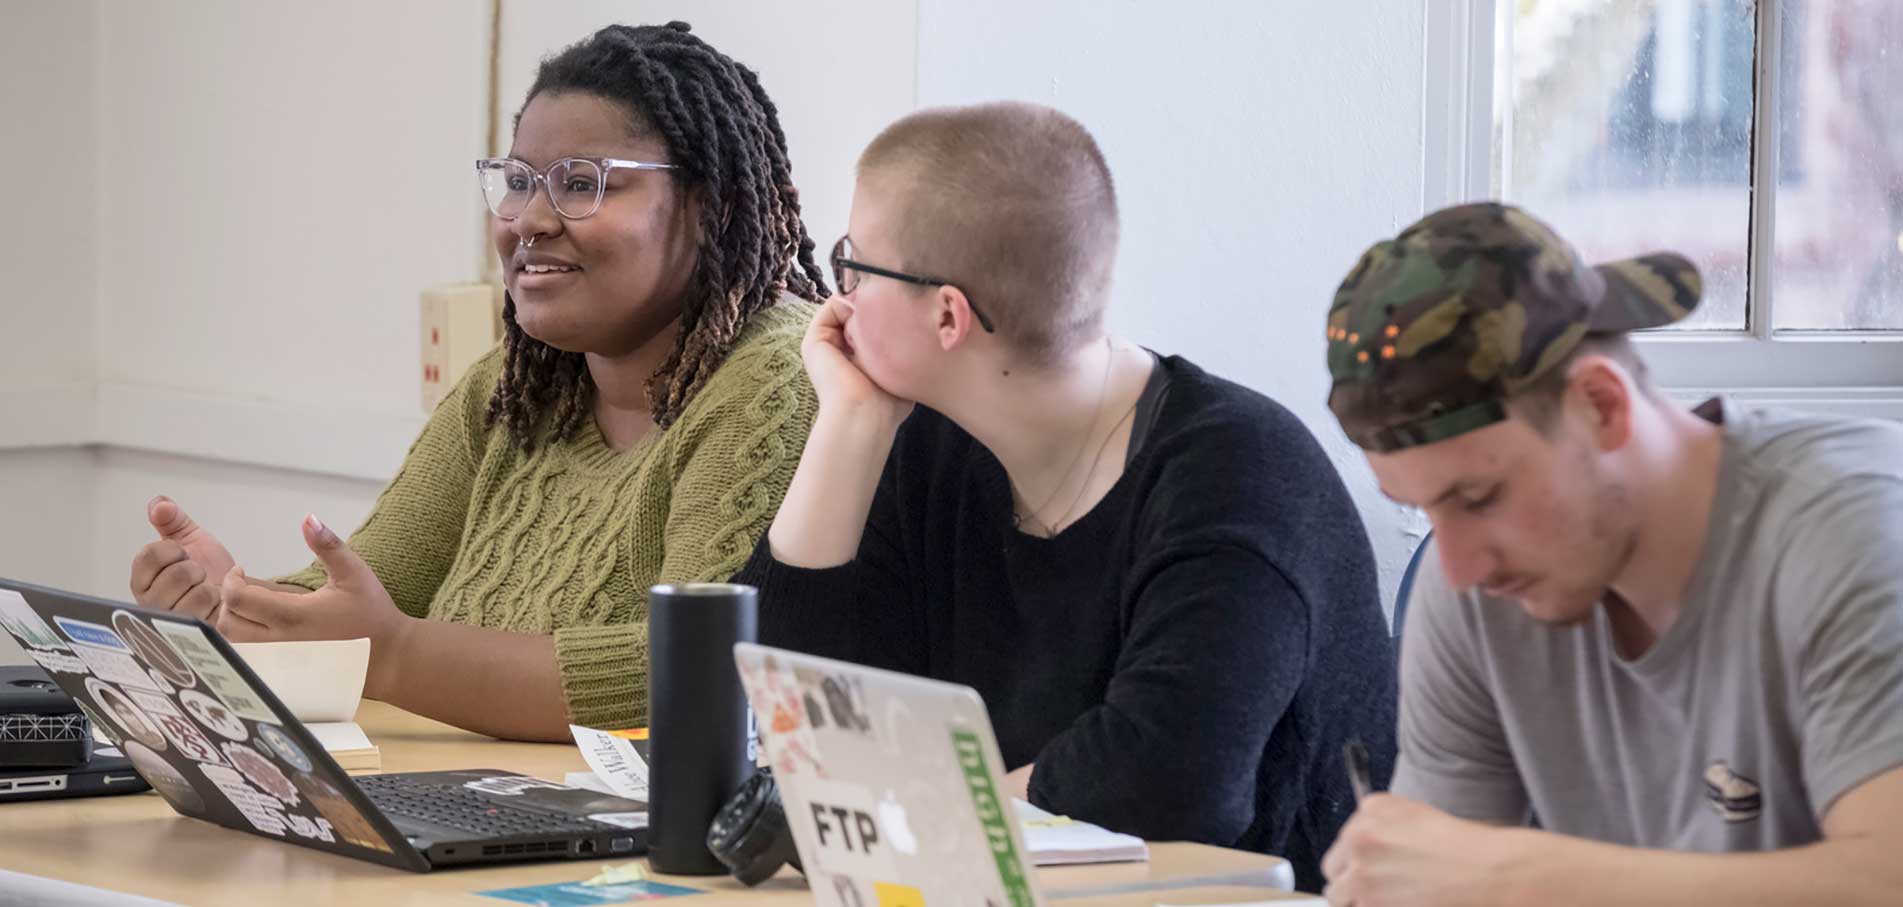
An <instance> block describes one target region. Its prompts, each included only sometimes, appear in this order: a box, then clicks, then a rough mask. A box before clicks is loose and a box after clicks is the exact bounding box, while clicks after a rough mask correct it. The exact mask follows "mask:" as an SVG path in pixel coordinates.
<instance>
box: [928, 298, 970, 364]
mask: <svg viewBox="0 0 1903 907" xmlns="http://www.w3.org/2000/svg"><path fill="white" fill-rule="evenodd" d="M932 310H933V313H934V316H935V317H936V318H937V319H938V323H937V325H936V326H935V327H936V329H937V331H938V346H939V349H942V350H944V351H946V352H951V350H952V349H953V348H955V347H957V346H958V345H959V344H960V343H963V342H965V338H967V337H969V336H971V334H972V333H973V332H974V331H976V330H977V329H978V319H977V318H975V317H973V315H972V313H971V301H970V300H968V299H966V298H965V291H964V290H961V289H959V288H957V287H955V286H952V285H951V284H943V285H941V286H939V287H938V288H937V290H935V291H934V293H933V298H932Z"/></svg>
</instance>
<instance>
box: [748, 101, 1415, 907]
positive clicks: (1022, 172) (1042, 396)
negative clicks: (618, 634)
mask: <svg viewBox="0 0 1903 907" xmlns="http://www.w3.org/2000/svg"><path fill="white" fill-rule="evenodd" d="M1117 232H1118V222H1117V200H1116V191H1115V187H1114V185H1113V183H1112V180H1111V175H1110V169H1109V167H1108V165H1107V164H1106V163H1105V161H1104V157H1103V155H1102V153H1101V152H1100V151H1099V150H1098V148H1097V144H1096V142H1095V141H1094V140H1093V139H1092V138H1091V136H1090V134H1089V133H1088V132H1087V131H1085V129H1084V128H1083V127H1082V126H1081V125H1080V124H1078V123H1077V122H1076V121H1075V120H1072V119H1071V118H1069V117H1067V116H1065V115H1063V114H1061V113H1059V112H1057V111H1055V110H1050V109H1048V108H1044V107H1038V106H1034V105H1030V104H1018V103H1000V104H985V105H979V106H975V107H957V108H945V109H937V110H927V111H923V112H920V113H916V114H913V115H911V116H908V117H906V118H904V119H902V120H900V121H898V122H897V123H894V124H893V125H892V126H890V127H889V128H887V129H886V130H885V131H884V132H883V133H881V134H880V135H879V136H878V137H877V138H876V139H875V140H874V141H873V142H872V144H871V146H870V147H868V148H867V149H866V151H865V153H864V155H863V156H862V157H861V158H860V161H859V169H858V183H857V187H856V190H855V193H854V196H853V205H852V213H851V224H850V230H849V232H848V234H847V236H846V237H844V238H842V239H840V240H839V242H838V243H837V244H836V245H835V246H834V247H833V251H832V256H831V257H832V267H833V274H834V275H835V277H836V279H837V280H838V281H839V283H838V287H839V295H836V296H833V297H832V298H831V299H830V300H828V301H827V303H826V305H825V306H824V307H823V308H822V310H821V312H820V314H819V315H818V316H817V319H816V322H815V324H814V325H813V326H812V327H811V328H810V329H809V331H808V333H807V335H806V338H805V345H804V347H803V349H802V354H803V356H804V358H805V361H806V367H807V370H808V373H809V374H810V376H811V378H812V381H813V386H814V389H815V392H816V393H817V394H818V397H819V400H820V408H819V414H818V416H817V417H816V422H815V424H814V430H813V433H812V434H811V436H810V438H809V440H808V442H807V446H806V449H805V453H804V456H803V457H802V458H801V460H800V465H799V467H798V470H797V471H796V473H795V475H794V478H793V481H792V485H791V486H790V487H789V489H788V491H787V497H786V499H785V502H784V504H783V506H782V507H781V508H780V511H779V514H778V516H777V517H776V518H775V520H774V522H773V525H772V527H771V528H770V530H769V534H768V537H767V538H766V539H764V540H763V541H762V542H761V544H760V545H759V547H758V548H757V549H756V550H755V552H754V555H753V559H752V561H751V562H750V563H749V564H748V565H747V567H746V568H745V569H744V570H743V571H741V573H740V575H739V577H738V581H740V582H749V583H753V584H756V585H758V586H759V587H760V596H761V598H760V601H761V609H760V631H759V633H760V638H761V640H762V641H763V642H767V643H770V644H775V645H780V646H784V647H787V648H792V649H797V650H802V651H806V652H811V653H815V654H819V655H824V656H830V657H835V658H842V659H846V660H850V661H855V662H860V663H863V664H869V665H874V666H877V667H883V668H888V669H894V670H899V671H905V672H908V673H912V674H918V675H925V676H929V677H934V678H939V679H944V680H950V681H954V682H957V683H962V684H967V685H970V686H972V687H974V688H976V689H977V690H978V691H979V692H980V693H981V694H983V696H984V699H985V702H986V704H987V706H988V707H989V710H990V714H991V720H992V723H993V725H994V726H995V728H996V730H997V733H998V738H999V746H1000V748H1001V751H1002V754H1003V756H1004V759H1005V761H1006V763H1007V765H1006V766H1005V768H1006V769H1008V770H1009V772H1010V774H1009V777H1008V780H1009V782H1010V786H1011V787H1012V788H1013V793H1015V794H1016V795H1018V796H1028V798H1029V799H1030V800H1031V801H1032V802H1033V803H1035V804H1037V805H1038V806H1041V807H1043V808H1045V809H1048V810H1051V811H1053V812H1057V813H1062V814H1066V815H1070V816H1073V817H1075V818H1078V819H1084V820H1088V821H1092V822H1096V823H1099V824H1101V825H1104V826H1107V827H1109V828H1112V829H1116V830H1119V831H1124V832H1129V833H1132V834H1137V835H1140V836H1142V837H1145V838H1149V839H1153V840H1190V841H1201V842H1208V843H1215V844H1221V845H1229V846H1237V847H1244V848H1250V849H1256V850H1261V851H1266V852H1270V853H1275V854H1278V855H1282V856H1285V857H1287V858H1288V859H1289V860H1290V861H1291V863H1292V864H1293V866H1294V870H1295V876H1296V880H1297V882H1298V884H1300V885H1301V886H1302V887H1306V888H1309V889H1311V890H1313V889H1315V888H1316V887H1317V886H1319V885H1320V881H1321V879H1320V875H1319V872H1318V861H1319V859H1320V856H1321V854H1322V852H1323V851H1324V850H1325V849H1326V848H1327V847H1328V845H1329V842H1330V841H1332V840H1333V839H1334V835H1335V832H1336V830H1337V828H1338V827H1339V826H1340V824H1341V822H1342V821H1343V820H1344V818H1345V817H1346V815H1347V813H1348V812H1349V810H1350V809H1351V804H1352V799H1353V797H1352V794H1351V791H1350V788H1349V786H1348V780H1347V779H1346V778H1345V777H1344V776H1343V774H1342V772H1341V766H1340V758H1341V757H1340V754H1341V751H1342V746H1343V744H1344V743H1345V742H1346V741H1347V740H1348V739H1349V738H1352V737H1360V738H1361V739H1363V740H1364V741H1366V742H1367V744H1368V745H1369V746H1370V748H1371V749H1372V750H1373V752H1374V759H1373V762H1374V765H1375V772H1376V774H1377V775H1379V776H1381V777H1383V778H1385V776H1386V773H1387V771H1388V768H1389V766H1390V764H1391V762H1392V753H1393V734H1394V729H1393V717H1394V695H1395V692H1394V663H1393V651H1392V648H1391V645H1390V643H1389V640H1388V637H1387V625H1386V622H1385V619H1384V618H1383V616H1382V610H1381V606H1380V602H1379V599H1378V592H1377V590H1376V582H1375V568H1374V558H1373V553H1372V551H1371V550H1370V547H1369V544H1368V539H1367V536H1366V534H1365V532H1364V531H1363V528H1362V524H1361V520H1360V517H1359V516H1358V514H1357V512H1356V510H1355V507H1354V505H1353V503H1352V502H1351V501H1350V499H1349V496H1348V494H1347V491H1346V490H1345V489H1344V487H1343V485H1342V483H1341V480H1340V477H1339V476H1338V475H1337V474H1336V472H1335V469H1334V466H1333V464H1332V463H1330V462H1329V460H1328V459H1327V457H1326V456H1324V455H1323V453H1322V450H1321V447H1320V445H1318V444H1317V443H1316V441H1315V439H1314V438H1313V436H1311V435H1310V434H1309V432H1308V430H1307V429H1306V428H1305V427H1304V426H1303V425H1302V423H1301V422H1300V421H1298V420H1297V419H1296V418H1295V417H1294V416H1293V415H1291V414H1290V413H1289V412H1288V411H1287V410H1285V409H1283V408H1282V407H1281V406H1279V405H1277V404H1276V403H1274V402H1273V401H1271V400H1269V399H1268V398H1266V397H1264V396H1262V395H1261V394H1258V393H1255V392H1254V391H1251V390H1248V389H1246V388H1243V387H1240V386H1238V385H1236V384H1233V383H1231V382H1228V381H1225V380H1223V379H1221V378H1218V377H1215V376H1213V375H1210V374H1208V373H1207V372H1204V371H1203V370H1202V369H1199V368H1197V367H1196V366H1195V365H1193V364H1191V363H1190V362H1188V361H1187V360H1185V359H1183V358H1181V357H1178V356H1159V355H1156V354H1153V353H1151V352H1149V351H1148V350H1145V349H1144V348H1142V347H1140V346H1138V345H1136V344H1134V343H1131V342H1129V341H1127V340H1122V339H1119V338H1116V337H1113V336H1110V335H1109V334H1108V333H1106V332H1105V330H1104V325H1103V321H1104V312H1105V308H1106V306H1107V303H1108V300H1109V292H1110V275H1111V271H1112V268H1113V267H1114V265H1115V259H1116V245H1117Z"/></svg>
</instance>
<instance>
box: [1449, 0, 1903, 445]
mask: <svg viewBox="0 0 1903 907" xmlns="http://www.w3.org/2000/svg"><path fill="white" fill-rule="evenodd" d="M1510 2H1511V0H1423V4H1424V13H1425V15H1424V17H1423V18H1424V24H1425V26H1426V28H1425V32H1426V35H1425V44H1424V46H1423V53H1422V61H1423V67H1422V68H1423V82H1422V99H1423V105H1422V106H1423V116H1422V129H1421V134H1422V144H1423V149H1422V177H1423V178H1422V191H1421V207H1422V210H1423V211H1432V210H1435V209H1437V208H1441V207H1444V206H1446V205H1452V204H1458V203H1460V202H1464V201H1473V200H1478V199H1483V198H1488V197H1490V196H1491V195H1492V160H1493V153H1494V148H1495V145H1496V137H1495V133H1494V116H1493V114H1494V102H1495V99H1496V98H1500V97H1505V96H1506V94H1507V90H1508V81H1507V77H1508V73H1507V72H1506V71H1505V70H1504V69H1503V68H1501V67H1499V66H1497V65H1496V59H1495V58H1496V54H1497V53H1499V52H1500V51H1499V50H1496V37H1498V38H1499V42H1498V45H1499V46H1500V47H1501V48H1502V49H1504V51H1505V53H1506V54H1508V55H1510V54H1511V52H1512V51H1511V46H1512V32H1511V29H1510V28H1508V26H1509V25H1510V20H1509V18H1508V17H1509V15H1510V14H1511V9H1512V8H1511V6H1509V5H1508V4H1509V3H1510ZM1756 7H1757V18H1756V21H1755V23H1754V29H1755V36H1756V37H1755V44H1756V46H1755V50H1754V59H1753V72H1754V77H1753V83H1754V84H1753V96H1752V105H1753V111H1752V142H1751V175H1750V180H1751V182H1750V187H1751V209H1750V210H1751V224H1750V232H1749V236H1748V239H1747V244H1748V247H1747V251H1746V298H1745V311H1746V317H1745V321H1746V325H1747V327H1746V329H1745V330H1743V331H1730V330H1696V331H1672V332H1662V331H1661V332H1649V333H1646V334H1642V335H1639V336H1638V337H1637V338H1635V339H1636V340H1637V342H1638V345H1639V348H1640V350H1641V351H1642V352H1643V353H1644V354H1645V358H1646V362H1647V364H1648V366H1650V368H1651V371H1652V375H1653V377H1654V380H1655V381H1656V382H1657V383H1658V384H1659V385H1660V386H1661V387H1662V388H1664V389H1665V390H1666V391H1667V392H1668V393H1670V394H1671V395H1672V396H1673V397H1676V398H1683V399H1697V398H1700V397H1703V396H1709V395H1712V394H1717V393H1723V394H1726V395H1727V396H1731V397H1734V398H1737V399H1740V400H1741V401H1743V402H1746V403H1753V404H1755V403H1766V404H1775V405H1790V406H1798V407H1801V408H1806V409H1812V410H1822V411H1831V412H1838V413H1846V414H1856V415H1872V416H1879V417H1884V418H1892V419H1903V331H1897V330H1863V331H1811V330H1792V329H1781V330H1780V329H1774V328H1773V325H1774V324H1775V320H1774V309H1773V307H1774V306H1775V305H1776V299H1775V297H1774V295H1773V293H1772V280H1771V278H1772V269H1771V267H1769V266H1768V265H1769V261H1770V256H1769V255H1766V254H1763V253H1764V251H1765V250H1770V249H1772V248H1774V245H1773V241H1774V239H1775V236H1776V229H1777V224H1776V219H1775V218H1776V192H1775V187H1776V185H1777V182H1776V174H1777V172H1778V150H1779V149H1778V143H1777V142H1776V141H1762V140H1760V138H1759V137H1760V136H1768V137H1771V138H1775V135H1776V126H1775V124H1776V123H1777V113H1778V102H1779V94H1780V90H1781V86H1780V85H1779V84H1778V73H1777V65H1776V61H1777V59H1778V50H1779V42H1780V38H1781V32H1782V27H1783V18H1784V17H1783V3H1782V2H1781V0H1759V2H1758V3H1757V4H1756ZM1765 123H1770V124H1773V125H1772V126H1771V127H1770V129H1769V131H1766V130H1765V128H1764V127H1763V125H1762V124H1765ZM1510 131H1511V130H1506V132H1508V133H1510ZM1506 151H1510V149H1506ZM1503 153H1505V152H1503ZM1762 174H1768V175H1769V177H1768V179H1761V178H1760V175H1762ZM1766 185H1768V186H1769V187H1770V188H1771V189H1772V191H1758V190H1759V189H1760V187H1763V186H1766ZM1510 200H1511V199H1509V201H1510ZM1536 213H1537V212H1536ZM1900 304H1903V303H1900Z"/></svg>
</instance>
